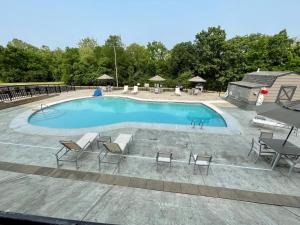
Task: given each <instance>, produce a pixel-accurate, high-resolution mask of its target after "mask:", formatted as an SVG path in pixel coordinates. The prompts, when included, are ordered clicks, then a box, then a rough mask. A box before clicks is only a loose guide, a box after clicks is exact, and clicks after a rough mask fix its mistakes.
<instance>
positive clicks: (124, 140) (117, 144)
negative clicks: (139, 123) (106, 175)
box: [98, 134, 133, 170]
mask: <svg viewBox="0 0 300 225" xmlns="http://www.w3.org/2000/svg"><path fill="white" fill-rule="evenodd" d="M132 140H133V136H132V134H120V135H119V136H118V137H117V138H116V140H114V142H104V143H102V144H103V146H104V148H105V151H104V152H103V151H100V153H99V155H98V159H99V170H100V166H101V163H109V164H118V167H119V164H120V162H121V159H122V155H124V154H125V153H126V152H127V154H128V153H129V144H130V143H131V142H132ZM108 153H111V154H113V155H118V159H117V161H111V160H105V159H106V158H107V154H108Z"/></svg>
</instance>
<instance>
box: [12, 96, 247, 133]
mask: <svg viewBox="0 0 300 225" xmlns="http://www.w3.org/2000/svg"><path fill="white" fill-rule="evenodd" d="M103 97H119V98H129V99H134V100H139V101H148V102H172V103H195V104H204V105H206V106H208V107H210V108H211V109H212V110H214V111H216V112H217V113H219V114H220V115H221V116H222V117H223V119H224V120H225V122H226V124H227V127H210V126H203V128H202V129H200V127H195V128H192V127H191V125H179V124H162V123H142V122H122V123H115V124H110V125H102V126H95V127H88V128H47V127H41V126H35V125H32V124H30V123H29V122H28V118H29V117H30V116H31V115H32V114H33V113H35V112H37V111H39V110H40V107H38V106H37V105H36V106H33V107H32V108H31V109H29V110H26V111H25V112H23V113H21V114H19V115H18V116H16V117H15V118H14V119H13V120H12V121H11V122H10V124H9V127H10V128H11V129H13V130H15V131H17V132H21V133H26V134H34V135H54V136H74V135H82V134H84V133H87V132H103V131H111V130H116V129H122V128H132V129H152V130H153V129H154V130H167V131H179V132H196V133H220V134H234V135H236V134H239V135H240V134H242V133H243V130H242V128H241V126H240V124H239V122H238V121H237V120H236V119H235V118H233V117H232V116H231V115H230V114H228V113H226V112H224V111H222V110H220V109H219V108H218V107H216V106H215V105H213V104H212V103H214V102H219V101H218V100H216V101H214V100H208V101H189V100H161V99H160V100H153V99H142V98H137V97H131V96H122V95H104V96H103ZM85 98H101V97H93V96H84V97H77V98H69V99H63V100H59V101H54V102H51V103H49V104H47V106H51V105H55V104H60V103H63V102H68V101H73V100H78V99H85Z"/></svg>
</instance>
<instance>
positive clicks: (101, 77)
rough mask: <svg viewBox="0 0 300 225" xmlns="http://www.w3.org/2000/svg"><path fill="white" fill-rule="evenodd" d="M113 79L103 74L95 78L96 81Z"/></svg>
mask: <svg viewBox="0 0 300 225" xmlns="http://www.w3.org/2000/svg"><path fill="white" fill-rule="evenodd" d="M113 79H114V78H113V77H111V76H109V75H107V74H103V75H101V76H100V77H98V78H97V80H113Z"/></svg>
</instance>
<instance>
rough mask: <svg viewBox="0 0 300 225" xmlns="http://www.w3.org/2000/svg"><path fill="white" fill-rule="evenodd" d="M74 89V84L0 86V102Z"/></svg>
mask: <svg viewBox="0 0 300 225" xmlns="http://www.w3.org/2000/svg"><path fill="white" fill-rule="evenodd" d="M68 91H75V86H69V85H20V86H0V102H4V101H13V100H16V99H21V98H26V97H34V96H39V95H49V94H54V93H62V92H68Z"/></svg>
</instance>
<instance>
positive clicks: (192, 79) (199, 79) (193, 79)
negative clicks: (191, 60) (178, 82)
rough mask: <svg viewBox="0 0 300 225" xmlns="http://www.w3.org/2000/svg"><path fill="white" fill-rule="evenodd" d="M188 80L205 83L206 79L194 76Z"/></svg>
mask: <svg viewBox="0 0 300 225" xmlns="http://www.w3.org/2000/svg"><path fill="white" fill-rule="evenodd" d="M189 81H190V82H195V83H205V82H206V80H204V79H203V78H202V77H199V76H195V77H193V78H191V79H189Z"/></svg>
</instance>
